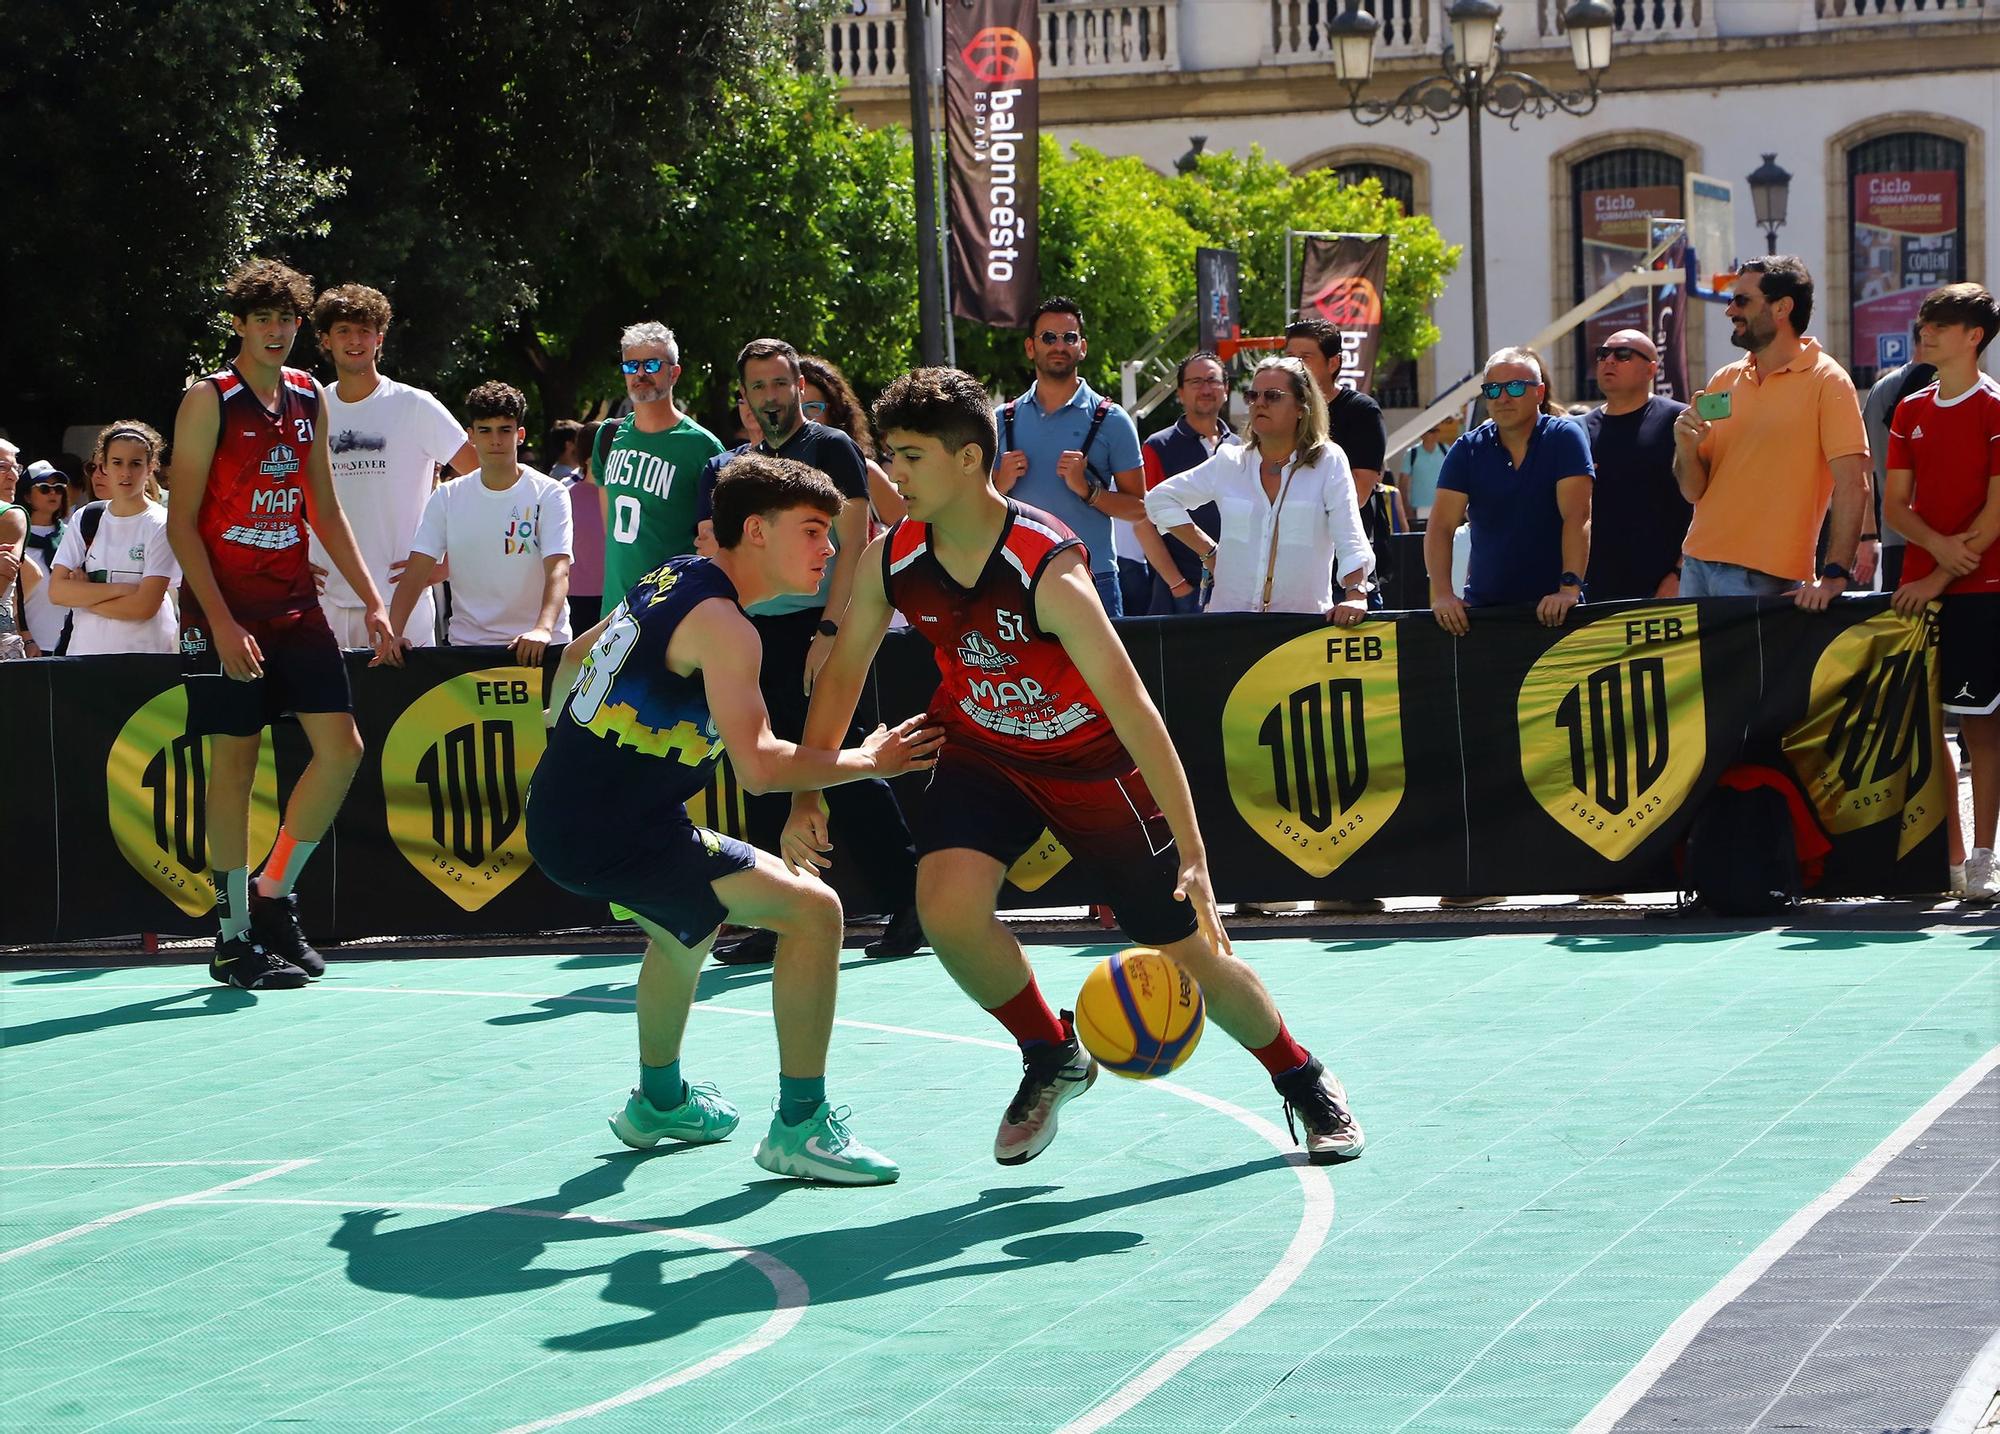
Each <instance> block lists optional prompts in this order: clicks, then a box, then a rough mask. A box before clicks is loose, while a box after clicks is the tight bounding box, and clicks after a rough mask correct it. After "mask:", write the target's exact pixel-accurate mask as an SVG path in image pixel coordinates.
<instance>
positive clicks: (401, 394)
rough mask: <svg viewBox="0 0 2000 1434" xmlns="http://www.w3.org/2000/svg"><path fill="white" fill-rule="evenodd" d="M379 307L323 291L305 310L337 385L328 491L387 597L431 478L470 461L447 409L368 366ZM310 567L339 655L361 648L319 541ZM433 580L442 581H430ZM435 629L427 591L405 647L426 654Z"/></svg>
mask: <svg viewBox="0 0 2000 1434" xmlns="http://www.w3.org/2000/svg"><path fill="white" fill-rule="evenodd" d="M389 316H390V311H389V300H388V299H387V298H386V297H385V296H384V295H383V294H382V293H381V292H380V291H378V290H375V289H371V288H369V287H368V286H367V285H366V284H342V285H341V286H340V287H339V288H336V289H328V290H327V291H326V292H325V293H323V294H321V295H320V296H319V299H318V301H317V302H315V303H314V304H313V311H312V322H313V331H314V332H315V333H317V334H318V335H319V346H320V350H321V352H323V353H324V354H325V355H326V356H327V357H328V358H329V359H331V360H332V361H333V368H334V372H335V373H336V374H337V375H338V376H339V377H338V379H337V381H336V382H334V383H332V384H329V385H328V386H327V390H326V412H325V414H324V415H323V416H322V422H324V423H325V425H326V435H327V455H328V458H329V460H330V462H331V464H332V466H333V491H334V492H335V493H337V494H338V495H339V496H340V506H341V510H342V511H343V512H345V513H346V514H347V524H348V526H349V527H350V528H352V529H353V530H354V545H355V547H357V548H358V549H360V551H361V561H362V562H364V563H366V564H367V565H368V572H369V575H370V576H371V577H373V578H374V579H375V586H376V587H377V588H379V589H381V590H382V591H383V592H388V591H390V590H391V589H392V588H394V587H395V585H396V580H397V579H398V578H400V577H401V576H402V574H403V560H404V558H405V557H407V556H408V554H409V551H410V538H411V537H412V536H413V535H414V534H415V533H416V531H417V522H418V520H419V519H420V518H422V517H423V513H424V503H425V502H426V500H428V499H429V497H430V495H431V490H432V489H434V488H436V487H437V476H438V469H439V468H440V467H443V468H446V469H447V470H449V473H448V474H447V476H449V474H450V473H468V472H470V471H471V470H472V468H473V465H474V464H475V463H476V462H477V460H476V459H475V458H474V457H473V453H472V445H471V444H470V443H468V442H467V441H466V437H465V430H464V429H463V428H462V427H460V426H459V422H458V420H457V419H456V418H453V417H452V415H451V410H450V409H448V408H446V407H445V406H444V405H443V404H442V403H439V402H438V401H437V399H436V398H434V397H433V396H432V395H430V394H428V393H426V392H425V391H424V390H423V389H421V388H412V387H410V386H409V385H408V384H402V383H397V382H396V381H395V380H394V379H392V378H386V377H384V376H383V374H382V371H381V369H380V368H378V367H377V365H378V364H379V363H380V361H381V357H382V341H383V339H384V338H385V337H386V336H387V334H388V332H389ZM312 562H313V566H314V568H316V569H318V570H319V572H318V576H319V578H320V581H321V588H320V595H319V602H320V607H321V609H322V610H324V611H325V613H326V620H327V623H328V625H329V626H330V627H332V628H333V635H334V637H335V638H336V639H338V640H339V642H340V645H341V646H342V647H350V648H352V647H370V646H372V645H373V644H372V643H371V642H370V640H369V636H368V622H367V614H366V610H365V609H364V608H363V606H362V603H361V599H360V598H359V597H358V596H356V594H355V591H354V589H353V587H352V586H350V585H349V583H348V581H347V579H345V578H343V577H342V576H341V575H340V573H339V572H338V571H329V569H331V568H332V566H333V565H332V564H331V563H329V562H328V561H327V557H326V549H325V548H323V547H321V546H320V541H319V535H318V534H317V533H315V534H314V535H313V537H312ZM439 576H440V577H441V576H443V575H442V574H439ZM436 630H437V614H436V609H435V607H434V605H433V603H432V601H431V593H430V590H429V589H428V588H426V589H425V590H424V591H423V592H421V593H419V594H417V596H416V599H415V606H414V607H413V608H411V610H410V622H409V634H410V642H411V645H412V646H415V647H430V646H431V645H432V644H433V643H434V642H435V641H436V637H435V633H436Z"/></svg>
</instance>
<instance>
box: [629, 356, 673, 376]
mask: <svg viewBox="0 0 2000 1434" xmlns="http://www.w3.org/2000/svg"><path fill="white" fill-rule="evenodd" d="M666 366H667V361H666V360H665V359H663V358H649V359H626V360H625V361H624V362H623V363H621V364H619V365H618V367H620V368H622V369H624V370H625V372H627V373H637V372H639V370H640V369H644V370H645V371H646V372H647V373H658V372H659V371H660V370H661V369H663V368H665V367H666Z"/></svg>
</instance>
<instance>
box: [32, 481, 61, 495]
mask: <svg viewBox="0 0 2000 1434" xmlns="http://www.w3.org/2000/svg"><path fill="white" fill-rule="evenodd" d="M35 491H36V492H37V493H67V492H68V491H69V485H68V484H67V483H37V484H36V485H35Z"/></svg>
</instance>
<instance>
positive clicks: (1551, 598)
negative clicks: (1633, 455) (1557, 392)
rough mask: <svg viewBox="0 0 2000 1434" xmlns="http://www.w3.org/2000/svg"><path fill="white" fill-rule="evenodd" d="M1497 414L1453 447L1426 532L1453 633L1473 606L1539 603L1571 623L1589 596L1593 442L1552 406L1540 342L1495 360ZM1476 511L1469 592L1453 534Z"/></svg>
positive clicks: (1549, 622) (1492, 402)
mask: <svg viewBox="0 0 2000 1434" xmlns="http://www.w3.org/2000/svg"><path fill="white" fill-rule="evenodd" d="M1480 393H1481V395H1482V396H1483V397H1484V398H1485V399H1486V411H1487V412H1488V413H1489V414H1491V415H1492V416H1491V417H1490V418H1489V419H1487V421H1486V422H1484V423H1482V424H1480V425H1479V427H1477V428H1475V429H1473V430H1472V431H1471V432H1470V433H1468V434H1466V435H1465V437H1463V438H1461V439H1460V440H1459V441H1458V442H1457V443H1454V444H1453V445H1452V447H1451V452H1450V453H1448V454H1446V455H1445V460H1444V469H1443V471H1442V472H1440V473H1439V474H1438V489H1437V502H1436V503H1435V504H1434V505H1433V506H1432V508H1431V518H1430V524H1429V526H1427V527H1426V528H1425V529H1424V565H1425V566H1426V568H1428V569H1429V572H1430V580H1431V611H1432V614H1433V615H1434V616H1435V617H1436V618H1437V624H1438V626H1439V627H1441V628H1443V629H1444V630H1445V631H1446V632H1448V633H1450V634H1451V635H1452V636H1453V637H1463V636H1465V634H1466V633H1467V632H1468V631H1470V630H1471V618H1470V617H1469V615H1468V613H1467V609H1468V608H1475V607H1499V606H1503V605H1516V606H1527V605H1530V604H1532V605H1533V607H1534V609H1535V616H1536V618H1537V619H1538V620H1539V621H1540V622H1541V623H1542V625H1543V626H1544V627H1561V626H1562V625H1563V623H1564V621H1565V620H1566V619H1567V618H1568V617H1569V610H1570V609H1571V608H1573V607H1575V606H1576V605H1577V604H1578V603H1579V602H1581V601H1583V596H1584V581H1583V578H1582V576H1581V574H1582V573H1583V572H1584V570H1585V569H1586V568H1588V567H1589V565H1590V484H1591V464H1590V444H1589V441H1588V440H1587V439H1585V437H1584V436H1583V429H1582V428H1581V427H1580V426H1579V425H1578V424H1577V423H1576V422H1575V421H1574V420H1573V419H1568V418H1558V417H1555V416H1554V415H1551V414H1548V413H1545V412H1543V410H1542V405H1543V402H1544V401H1545V400H1546V398H1547V397H1548V387H1547V385H1546V383H1545V382H1544V380H1543V376H1542V363H1541V358H1540V356H1539V355H1537V354H1536V353H1535V352H1534V351H1533V350H1532V349H1525V348H1505V349H1501V350H1500V351H1499V352H1497V353H1495V354H1494V355H1493V357H1491V358H1490V359H1488V360H1487V361H1486V381H1485V384H1484V386H1483V387H1482V388H1481V390H1480ZM1468 510H1469V511H1470V513H1471V517H1472V570H1471V572H1470V574H1469V575H1468V576H1467V578H1466V583H1465V596H1464V597H1463V599H1461V598H1460V597H1459V596H1458V595H1457V594H1456V593H1454V592H1453V591H1452V585H1451V540H1452V535H1453V534H1454V533H1456V532H1457V531H1458V525H1459V524H1460V523H1461V522H1463V521H1465V519H1466V515H1467V512H1468Z"/></svg>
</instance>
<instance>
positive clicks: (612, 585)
mask: <svg viewBox="0 0 2000 1434" xmlns="http://www.w3.org/2000/svg"><path fill="white" fill-rule="evenodd" d="M720 452H722V442H721V440H720V439H718V438H717V437H716V436H715V435H714V434H713V433H710V432H709V431H708V430H707V429H706V428H703V427H702V426H701V425H700V424H699V423H696V422H695V421H694V420H693V419H692V418H687V417H683V418H682V419H681V421H680V422H679V423H677V424H675V425H674V426H673V427H672V428H669V429H667V430H666V431H665V432H664V433H647V432H644V431H643V430H641V429H640V427H639V425H638V420H637V419H636V418H635V417H633V416H632V415H629V414H628V415H627V416H626V417H625V418H623V419H621V420H620V421H619V422H618V424H617V425H616V427H615V428H613V427H607V428H605V429H603V430H601V431H600V433H599V435H598V440H597V451H596V453H594V454H592V455H591V456H592V460H593V463H594V465H595V467H596V470H597V474H598V481H600V482H601V483H603V485H604V494H605V499H606V504H605V523H604V591H605V593H606V595H607V596H608V595H610V594H614V593H622V592H625V591H626V590H627V589H629V588H630V587H631V586H632V585H633V584H634V583H637V582H638V581H639V580H640V579H641V578H643V577H645V576H647V575H648V574H649V573H651V572H652V571H653V570H654V569H655V568H657V567H659V566H660V564H662V563H664V562H665V561H666V560H667V559H668V558H673V557H679V556H680V555H682V554H684V553H692V552H693V551H694V525H695V507H696V500H697V497H698V493H699V489H700V487H701V470H702V469H703V468H705V467H707V466H708V460H709V459H711V458H713V457H714V456H715V455H716V454H718V453H720Z"/></svg>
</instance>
